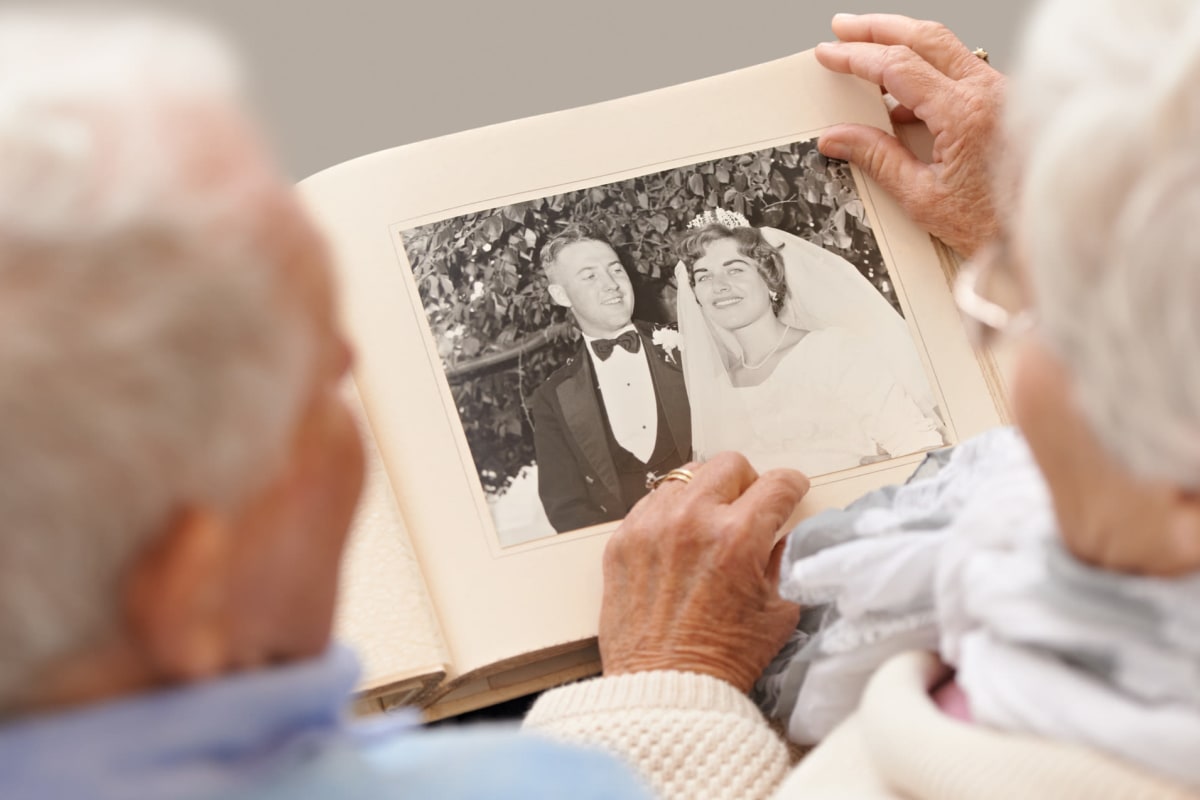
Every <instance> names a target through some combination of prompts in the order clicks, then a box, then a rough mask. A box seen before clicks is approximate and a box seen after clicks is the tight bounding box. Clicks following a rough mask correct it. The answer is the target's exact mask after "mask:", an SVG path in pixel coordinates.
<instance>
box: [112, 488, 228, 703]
mask: <svg viewBox="0 0 1200 800" xmlns="http://www.w3.org/2000/svg"><path fill="white" fill-rule="evenodd" d="M230 545H231V542H230V531H229V529H228V528H227V527H226V525H225V523H224V521H223V520H222V519H221V518H220V517H218V516H217V515H216V514H214V513H211V512H209V511H205V510H197V509H187V510H183V511H181V512H179V513H177V514H176V515H175V516H174V518H173V519H172V521H171V522H170V523H169V525H168V527H167V530H165V531H164V532H163V534H162V535H160V536H159V537H158V538H157V539H155V540H154V541H153V542H152V543H151V544H150V545H149V546H148V547H147V548H146V549H145V551H144V552H143V553H142V554H141V555H140V556H139V557H138V558H137V559H136V560H135V561H134V563H133V565H132V567H131V568H130V570H129V572H128V573H127V574H126V577H125V582H124V586H123V591H122V597H123V602H124V609H123V610H124V615H125V623H126V626H127V634H128V636H129V638H130V641H131V644H132V646H133V647H134V648H135V649H136V650H137V651H138V652H139V653H140V654H141V656H142V657H143V658H144V659H145V661H146V667H147V669H148V670H149V671H150V672H151V673H152V674H153V675H155V676H157V677H158V678H159V679H161V681H162V682H163V683H177V682H186V681H192V680H197V679H201V678H206V677H211V676H213V675H217V674H219V673H221V672H223V671H224V670H225V669H226V667H227V666H228V665H229V661H230V659H231V653H232V642H231V633H230V627H229V619H230V617H229V611H230V609H229V608H228V605H229V596H230V591H229V589H230V587H229V580H230V575H231V564H230V560H231V557H232V548H231V546H230Z"/></svg>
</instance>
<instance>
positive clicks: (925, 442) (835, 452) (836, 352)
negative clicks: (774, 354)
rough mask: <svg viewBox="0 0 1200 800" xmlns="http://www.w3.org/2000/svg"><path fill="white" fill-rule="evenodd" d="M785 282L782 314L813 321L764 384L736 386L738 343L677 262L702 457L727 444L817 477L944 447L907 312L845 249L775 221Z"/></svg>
mask: <svg viewBox="0 0 1200 800" xmlns="http://www.w3.org/2000/svg"><path fill="white" fill-rule="evenodd" d="M760 230H761V231H762V234H763V236H764V238H766V240H767V241H768V242H769V243H770V244H772V245H774V246H775V247H777V248H779V250H780V254H781V255H782V256H783V262H784V268H785V273H786V278H787V285H788V288H789V292H788V299H787V302H786V303H785V305H784V308H783V309H782V310H781V311H780V313H779V318H780V319H781V320H783V321H784V322H786V323H787V324H789V325H791V326H792V327H794V328H797V329H800V330H805V331H808V334H807V335H806V336H805V337H804V338H803V339H801V340H800V342H799V343H797V344H796V345H795V346H794V347H793V348H792V350H791V351H790V352H788V353H787V354H786V355H785V356H784V357H783V358H782V359H781V360H780V361H779V362H778V363H777V364H776V366H775V369H774V370H773V371H772V373H771V374H770V375H769V376H768V377H767V378H766V379H765V380H764V381H762V383H760V384H758V385H755V386H734V385H733V383H732V381H731V379H730V376H729V371H728V368H727V365H729V364H735V363H737V362H738V361H739V360H740V358H741V354H740V350H739V349H738V346H737V343H736V341H735V340H734V339H733V337H732V335H731V334H730V333H729V332H728V331H725V330H721V329H719V328H716V327H714V326H712V325H710V324H709V323H708V320H707V319H706V318H705V317H704V314H703V312H702V311H701V309H700V305H699V303H697V301H696V298H695V294H694V293H693V292H692V289H691V286H690V284H689V281H688V278H687V271H686V267H685V266H684V265H683V264H682V263H681V264H679V265H678V266H677V267H676V270H675V276H676V282H677V285H678V287H679V292H678V299H677V306H678V308H677V310H678V316H679V329H680V333H681V334H682V337H683V373H684V379H685V381H686V383H687V390H688V400H689V402H690V404H691V408H692V447H693V450H694V451H695V454H696V456H697V457H698V458H701V459H703V458H707V457H709V456H712V455H713V454H715V453H718V452H720V451H722V450H737V451H739V452H741V453H743V454H745V455H746V457H747V458H749V460H750V462H751V463H752V464H753V465H754V467H755V469H757V470H759V471H762V470H765V469H770V468H772V467H778V466H788V467H792V468H795V469H799V470H800V471H802V472H804V473H805V474H807V475H809V476H816V475H823V474H826V473H829V472H836V471H838V470H843V469H850V468H852V467H857V466H860V465H861V464H863V463H868V462H869V461H873V460H879V459H880V458H887V457H896V456H901V455H906V454H909V453H914V452H918V451H920V450H926V449H929V448H933V447H940V446H942V445H943V444H944V443H945V441H944V438H943V436H942V432H941V422H940V420H939V418H938V415H937V411H936V402H935V400H934V396H933V392H932V390H931V389H930V386H929V381H928V379H927V378H926V376H925V372H924V369H923V367H922V366H921V360H920V356H919V355H918V354H917V350H916V347H915V346H914V345H913V341H912V337H911V335H910V334H909V331H908V327H907V325H906V324H905V322H904V319H903V318H902V317H901V316H900V315H899V314H897V313H896V311H895V309H893V308H892V306H891V305H890V304H889V303H888V302H887V301H886V300H885V299H884V298H883V296H882V295H880V294H879V292H878V291H877V290H876V289H875V287H874V286H872V285H871V283H870V282H869V281H868V280H867V279H866V278H864V277H863V276H862V275H861V274H860V273H859V272H858V270H857V269H855V267H854V266H853V265H852V264H850V263H849V262H847V261H846V260H845V259H843V258H841V257H840V256H837V255H835V254H833V253H830V252H828V251H826V250H824V249H823V248H821V247H818V246H817V245H814V244H811V243H809V242H806V241H804V240H803V239H800V238H799V237H796V236H793V235H791V234H788V233H784V232H783V231H779V230H776V229H774V228H762V229H760Z"/></svg>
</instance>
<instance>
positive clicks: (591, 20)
mask: <svg viewBox="0 0 1200 800" xmlns="http://www.w3.org/2000/svg"><path fill="white" fill-rule="evenodd" d="M43 4H44V3H43ZM1028 5H1029V0H1010V1H1009V2H991V3H984V2H970V0H965V1H964V0H958V2H954V0H891V2H888V0H874V2H871V1H870V0H867V2H862V1H860V0H742V1H741V2H728V1H726V2H714V0H689V2H683V1H682V0H587V2H581V1H580V0H557V1H556V2H552V1H551V0H507V2H481V1H480V0H426V1H425V2H413V1H412V0H408V1H407V2H385V1H384V0H339V2H332V0H326V1H325V2H315V1H314V0H294V1H292V2H289V1H288V0H159V2H157V3H155V4H154V7H157V8H161V9H177V10H181V11H185V12H188V13H190V14H192V15H193V16H196V17H198V18H200V19H203V20H206V21H209V22H210V23H212V24H215V25H216V26H217V27H218V28H220V29H221V30H223V31H224V32H225V33H226V34H227V35H228V36H229V37H231V38H232V39H233V41H234V43H235V44H236V45H237V46H238V49H239V50H240V51H241V53H242V54H243V57H244V58H245V59H246V61H247V64H248V67H249V71H250V74H251V76H252V79H253V84H254V89H255V93H256V95H257V98H258V101H259V104H260V107H261V109H262V110H263V112H264V114H265V116H266V120H267V123H268V125H269V126H270V128H271V130H272V132H273V135H274V137H275V139H276V140H277V142H278V144H279V146H280V148H281V150H282V152H283V159H284V166H285V167H286V169H287V170H288V171H289V172H290V173H291V175H292V176H293V177H295V178H297V179H299V178H303V177H305V176H307V175H310V174H312V173H314V172H317V171H319V170H321V169H324V168H325V167H329V166H332V165H334V164H337V163H339V162H341V161H345V160H347V159H350V158H353V157H355V156H359V155H364V154H366V153H370V152H374V151H375V150H381V149H383V148H386V147H392V146H395V145H399V144H404V143H406V142H412V141H417V140H420V139H425V138H429V137H432V136H438V135H440V134H444V133H451V132H453V131H457V130H463V129H465V128H473V127H477V126H480V125H486V124H489V123H493V122H501V121H503V120H508V119H514V118H517V117H524V116H529V115H532V114H539V113H543V112H547V111H554V110H557V109H562V108H569V107H571V106H576V105H583V104H586V103H592V102H596V101H599V100H606V99H610V98H614V97H621V96H623V95H627V94H632V93H635V92H641V91H646V90H649V89H655V88H659V87H662V86H669V85H671V84H674V83H680V82H683V81H688V80H693V79H696V78H703V77H705V76H708V75H714V74H716V73H719V72H725V71H727V70H731V69H736V68H738V67H743V66H749V65H751V64H756V63H758V62H761V61H767V60H770V59H772V58H778V57H780V56H784V55H788V54H790V53H794V52H797V51H799V50H805V49H807V48H809V47H812V46H813V45H815V44H816V43H818V42H820V41H823V40H826V39H828V38H831V34H830V32H829V19H830V17H831V16H832V15H833V14H834V13H835V12H837V11H850V12H864V11H871V10H875V11H891V12H897V13H904V14H908V15H910V16H916V17H923V18H927V19H937V20H940V21H942V22H944V23H946V24H947V25H949V26H950V27H951V28H952V29H954V30H955V31H956V32H957V33H958V34H959V35H960V36H961V37H962V38H963V39H964V41H966V42H967V43H968V44H969V45H970V46H972V47H976V46H981V47H986V48H987V49H988V50H989V51H990V52H991V53H992V55H993V63H994V64H996V65H997V66H999V67H1000V68H1001V69H1003V68H1004V67H1005V66H1006V64H1007V63H1009V62H1010V61H1011V57H1012V51H1013V44H1014V40H1015V38H1016V35H1017V31H1018V29H1019V26H1020V23H1021V19H1022V17H1023V15H1024V13H1025V9H1026V8H1027V6H1028ZM780 102H786V98H781V99H780Z"/></svg>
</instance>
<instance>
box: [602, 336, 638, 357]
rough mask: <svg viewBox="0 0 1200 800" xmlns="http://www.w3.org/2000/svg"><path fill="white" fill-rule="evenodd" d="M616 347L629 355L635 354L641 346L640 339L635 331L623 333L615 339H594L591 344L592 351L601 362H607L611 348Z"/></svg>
mask: <svg viewBox="0 0 1200 800" xmlns="http://www.w3.org/2000/svg"><path fill="white" fill-rule="evenodd" d="M618 345H620V346H621V347H623V348H625V349H626V350H628V351H629V352H630V353H636V352H637V351H638V348H639V347H641V346H642V337H640V336H638V335H637V331H625V332H624V333H622V334H621V335H620V336H618V337H617V338H615V339H596V340H595V341H593V342H592V350H594V351H595V353H596V355H597V356H599V358H600V360H601V361H607V360H608V357H609V356H611V355H612V352H613V348H614V347H616V346H618Z"/></svg>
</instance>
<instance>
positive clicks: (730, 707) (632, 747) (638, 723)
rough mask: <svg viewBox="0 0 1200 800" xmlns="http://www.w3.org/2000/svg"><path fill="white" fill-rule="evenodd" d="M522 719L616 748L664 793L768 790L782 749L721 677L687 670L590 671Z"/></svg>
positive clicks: (741, 794) (779, 771) (529, 726)
mask: <svg viewBox="0 0 1200 800" xmlns="http://www.w3.org/2000/svg"><path fill="white" fill-rule="evenodd" d="M524 728H525V730H527V731H533V732H539V733H542V734H545V735H548V736H552V737H555V738H558V739H562V740H565V741H570V742H574V743H576V744H581V745H586V746H591V747H595V748H600V749H603V750H607V751H609V752H612V753H615V754H616V755H618V756H620V757H621V758H623V759H624V760H625V761H626V762H628V763H629V764H631V765H633V766H634V767H635V768H636V769H637V770H638V771H639V772H640V773H641V774H642V776H643V777H644V778H645V779H646V780H647V781H648V782H649V784H650V785H651V786H652V787H653V789H654V790H655V792H656V793H657V794H658V795H659V796H660V797H662V798H666V799H668V800H670V799H672V798H681V799H682V798H689V800H690V799H691V798H746V799H747V800H754V799H755V798H765V797H769V796H770V795H771V793H772V792H773V791H774V790H775V788H776V787H777V786H778V784H779V783H780V782H781V781H782V780H783V778H784V776H785V775H786V773H787V771H788V767H789V757H788V750H787V747H786V745H785V744H784V743H783V741H782V740H781V739H780V738H779V737H778V736H777V735H775V733H774V732H773V731H772V730H771V729H770V727H769V726H768V725H767V722H766V720H765V719H764V718H763V716H762V714H761V713H760V712H759V710H758V708H757V707H756V706H755V705H754V704H753V703H751V702H750V700H749V699H748V698H747V697H746V696H745V695H744V694H742V693H741V692H740V691H738V690H737V689H736V688H734V687H733V686H732V685H730V684H728V683H726V682H725V681H722V680H718V679H717V678H712V677H709V676H707V675H699V674H696V673H687V672H670V671H661V672H641V673H634V674H631V675H619V676H615V677H609V678H594V679H592V680H589V681H584V682H582V683H577V684H572V685H570V686H564V687H562V688H559V689H554V690H552V691H550V692H547V693H546V694H544V695H542V697H541V698H539V699H538V701H537V703H536V704H535V705H534V706H533V708H532V709H530V711H529V713H528V715H526V717H525V722H524Z"/></svg>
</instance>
